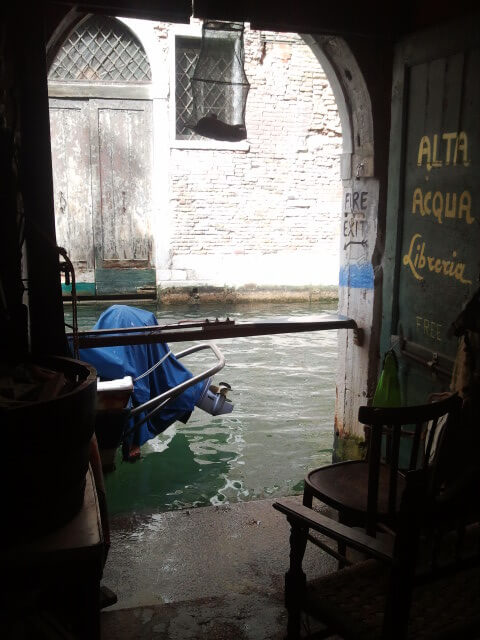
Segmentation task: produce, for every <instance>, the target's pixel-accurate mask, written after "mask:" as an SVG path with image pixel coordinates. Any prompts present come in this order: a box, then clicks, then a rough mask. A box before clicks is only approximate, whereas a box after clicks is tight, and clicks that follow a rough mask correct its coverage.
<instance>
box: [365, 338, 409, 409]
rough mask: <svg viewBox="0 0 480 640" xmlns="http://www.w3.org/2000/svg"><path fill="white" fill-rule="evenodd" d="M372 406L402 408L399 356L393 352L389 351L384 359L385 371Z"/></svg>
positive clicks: (381, 375) (381, 376) (379, 381)
mask: <svg viewBox="0 0 480 640" xmlns="http://www.w3.org/2000/svg"><path fill="white" fill-rule="evenodd" d="M372 405H373V406H374V407H401V406H402V394H401V391H400V380H399V378H398V362H397V356H396V355H395V353H394V352H393V351H392V350H390V351H387V353H386V354H385V357H384V359H383V369H382V373H381V374H380V378H379V380H378V383H377V388H376V389H375V395H374V396H373V402H372Z"/></svg>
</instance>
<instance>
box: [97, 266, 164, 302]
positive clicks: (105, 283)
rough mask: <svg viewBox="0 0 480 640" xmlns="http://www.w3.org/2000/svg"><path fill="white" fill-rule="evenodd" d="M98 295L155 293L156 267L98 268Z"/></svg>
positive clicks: (149, 294)
mask: <svg viewBox="0 0 480 640" xmlns="http://www.w3.org/2000/svg"><path fill="white" fill-rule="evenodd" d="M95 282H96V288H97V296H105V295H122V296H123V295H127V294H134V295H145V296H147V295H148V296H151V295H153V294H154V293H155V269H96V270H95Z"/></svg>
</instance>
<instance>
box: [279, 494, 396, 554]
mask: <svg viewBox="0 0 480 640" xmlns="http://www.w3.org/2000/svg"><path fill="white" fill-rule="evenodd" d="M272 506H273V508H274V509H276V510H277V511H280V512H281V513H283V514H284V515H286V516H287V518H288V521H289V522H290V524H291V525H292V526H303V527H307V528H309V529H314V530H315V531H318V532H319V533H321V534H323V535H325V536H328V537H329V538H332V539H333V540H337V541H338V542H344V543H345V544H346V545H347V546H348V547H352V548H353V549H356V550H357V551H361V552H362V553H365V554H367V555H369V556H370V557H372V558H376V559H377V560H382V561H383V562H388V563H391V562H392V561H393V538H392V540H391V542H387V541H386V540H384V539H382V540H378V539H377V538H373V537H372V536H369V535H367V534H366V533H364V532H363V531H358V529H353V528H352V527H348V526H346V525H344V524H341V523H340V522H337V521H336V520H332V518H327V517H326V516H324V515H322V514H321V513H318V511H314V510H313V509H310V508H308V507H304V506H303V505H301V504H298V503H297V502H294V501H293V500H288V499H287V500H277V501H275V502H274V503H273V505H272Z"/></svg>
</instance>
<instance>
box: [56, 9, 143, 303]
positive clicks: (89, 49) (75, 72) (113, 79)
mask: <svg viewBox="0 0 480 640" xmlns="http://www.w3.org/2000/svg"><path fill="white" fill-rule="evenodd" d="M48 79H49V97H50V125H51V141H52V163H53V181H54V202H55V223H56V232H57V241H58V244H59V245H60V246H63V247H65V248H66V249H67V251H68V252H69V255H70V257H71V259H72V261H73V263H74V266H75V269H76V273H77V281H78V286H77V289H78V293H79V294H83V295H96V296H108V295H116V296H118V295H138V294H142V295H145V294H148V293H154V291H155V271H154V268H153V262H152V260H153V258H152V250H153V242H152V234H151V221H150V214H151V197H152V196H151V191H152V189H151V173H152V142H151V140H152V104H151V100H150V95H149V85H150V83H151V70H150V64H149V61H148V59H147V56H146V53H145V51H144V49H143V47H142V45H141V43H140V42H139V41H138V39H137V38H136V37H135V36H134V35H133V34H132V33H131V31H130V30H129V29H128V28H127V27H126V26H125V25H124V24H122V23H121V22H120V21H118V20H114V19H113V18H108V17H100V16H91V17H87V18H86V19H84V20H82V21H81V22H80V23H79V24H78V25H77V26H76V27H75V28H74V29H73V30H72V31H71V32H70V33H69V34H68V36H67V37H66V39H65V40H64V42H63V44H62V45H61V47H60V48H59V50H58V52H57V54H56V56H55V58H54V60H53V62H52V64H51V66H50V70H49V74H48ZM64 288H65V289H66V292H67V293H68V292H69V291H68V289H69V287H65V286H64Z"/></svg>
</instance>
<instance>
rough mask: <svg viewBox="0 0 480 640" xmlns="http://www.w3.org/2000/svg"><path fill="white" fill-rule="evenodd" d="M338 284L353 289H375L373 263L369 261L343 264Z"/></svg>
mask: <svg viewBox="0 0 480 640" xmlns="http://www.w3.org/2000/svg"><path fill="white" fill-rule="evenodd" d="M338 284H339V285H340V286H341V287H350V288H352V289H373V267H372V265H371V264H370V263H369V262H362V263H360V264H345V265H342V266H341V267H340V274H339V283H338Z"/></svg>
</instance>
